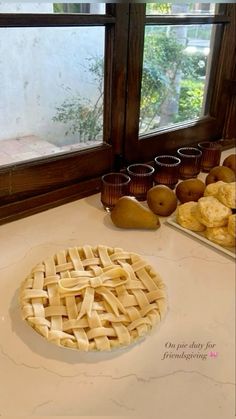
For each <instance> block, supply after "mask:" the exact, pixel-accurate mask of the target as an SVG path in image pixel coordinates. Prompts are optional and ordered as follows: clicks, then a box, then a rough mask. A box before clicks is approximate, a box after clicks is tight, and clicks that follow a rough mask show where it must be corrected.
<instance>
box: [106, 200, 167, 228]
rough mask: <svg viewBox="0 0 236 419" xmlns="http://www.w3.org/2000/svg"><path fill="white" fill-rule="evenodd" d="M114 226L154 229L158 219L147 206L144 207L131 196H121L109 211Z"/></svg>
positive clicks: (158, 225) (157, 226) (157, 225)
mask: <svg viewBox="0 0 236 419" xmlns="http://www.w3.org/2000/svg"><path fill="white" fill-rule="evenodd" d="M111 219H112V221H113V223H114V224H115V226H116V227H120V228H139V229H149V230H156V229H157V228H159V227H160V221H159V218H158V216H157V215H155V214H154V213H153V212H152V211H151V210H150V209H149V208H145V207H144V206H143V205H142V204H140V202H139V201H137V200H136V199H135V198H133V197H131V196H122V197H121V198H120V199H119V200H118V201H117V203H116V205H115V206H114V208H113V209H112V211H111Z"/></svg>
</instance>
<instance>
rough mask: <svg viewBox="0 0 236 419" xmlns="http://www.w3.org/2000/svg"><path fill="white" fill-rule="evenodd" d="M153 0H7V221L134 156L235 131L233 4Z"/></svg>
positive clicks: (2, 121) (94, 182)
mask: <svg viewBox="0 0 236 419" xmlns="http://www.w3.org/2000/svg"><path fill="white" fill-rule="evenodd" d="M145 6H146V5H145V4H144V3H143V4H131V3H127V4H118V3H117V4H106V5H105V4H92V3H91V4H87V3H84V4H82V3H27V4H26V2H21V3H12V4H10V3H8V4H6V3H1V4H0V40H1V42H0V49H1V57H2V60H1V63H0V73H1V78H0V84H1V97H0V107H1V113H0V126H1V134H0V145H1V151H0V196H1V204H0V222H6V221H9V220H11V219H14V218H17V217H20V216H21V215H25V214H30V213H33V212H36V211H38V210H41V209H44V208H49V207H50V206H53V205H57V204H60V203H63V202H67V201H69V200H72V199H76V198H78V197H81V196H84V195H88V194H89V193H93V192H95V191H96V190H98V188H99V187H100V176H101V175H102V174H103V173H105V172H108V171H110V170H119V169H120V168H121V167H124V166H125V165H126V164H127V163H128V162H134V161H150V160H152V159H153V158H154V157H155V155H157V154H158V153H159V152H160V151H161V152H168V153H174V152H175V150H176V148H177V147H178V146H179V145H186V144H194V143H197V142H198V141H199V139H201V140H203V139H209V138H211V139H220V138H222V137H223V136H224V138H225V142H227V141H226V140H227V139H228V138H233V136H235V133H234V123H233V122H232V121H234V117H235V99H234V96H233V95H235V93H233V92H235V81H234V80H235V78H236V75H235V74H234V71H235V62H234V60H235V58H234V56H233V51H234V48H233V43H235V39H236V37H235V32H234V31H235V13H236V6H235V5H234V4H230V3H228V4H223V5H215V4H210V3H207V4H204V3H192V4H190V5H189V6H186V5H173V4H170V3H165V4H159V5H158V4H156V3H154V4H152V3H147V8H146V7H145ZM183 8H184V9H183ZM229 46H230V48H229ZM17 47H18V53H17V54H16V53H15V52H16V48H17ZM168 54H169V56H168ZM171 60H172V61H171ZM6 68H7V71H6ZM193 92H194V93H193ZM196 92H197V94H196ZM193 96H194V98H195V99H196V100H194V101H193V100H192V97H193ZM187 99H188V101H187ZM8 140H12V141H13V142H14V144H13V143H12V144H13V145H12V147H13V148H12V149H11V147H10V143H9V141H8ZM7 143H8V144H7ZM16 145H17V147H18V148H17V147H16ZM7 146H9V149H8V150H9V151H8V154H9V160H8V161H7V160H6V149H7ZM4 149H5V151H4ZM4 153H5V160H4ZM24 153H25V156H23V158H22V154H24ZM27 153H28V154H27Z"/></svg>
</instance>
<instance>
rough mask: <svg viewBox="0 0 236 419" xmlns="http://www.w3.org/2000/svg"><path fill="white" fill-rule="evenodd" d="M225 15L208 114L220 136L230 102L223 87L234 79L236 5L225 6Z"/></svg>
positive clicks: (227, 91)
mask: <svg viewBox="0 0 236 419" xmlns="http://www.w3.org/2000/svg"><path fill="white" fill-rule="evenodd" d="M226 13H227V16H229V17H230V24H229V25H226V26H225V27H224V33H223V37H222V44H221V48H220V51H219V54H218V61H217V62H218V65H217V71H216V77H215V81H214V92H213V95H212V100H211V106H210V114H211V115H214V116H215V117H216V118H217V123H218V125H219V127H220V129H221V132H222V135H223V127H224V124H225V120H226V118H227V104H228V102H229V101H230V93H229V90H228V89H227V88H225V86H226V83H227V82H229V81H232V80H233V79H235V77H236V76H235V66H236V64H235V62H236V61H235V60H236V53H235V51H236V5H235V4H231V3H228V4H227V5H226Z"/></svg>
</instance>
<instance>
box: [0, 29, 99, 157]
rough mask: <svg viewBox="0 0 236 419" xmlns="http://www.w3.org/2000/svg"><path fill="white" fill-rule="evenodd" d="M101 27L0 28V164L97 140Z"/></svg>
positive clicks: (92, 143)
mask: <svg viewBox="0 0 236 419" xmlns="http://www.w3.org/2000/svg"><path fill="white" fill-rule="evenodd" d="M104 30H105V29H104V27H66V28H65V27H63V28H2V29H0V36H1V43H0V56H1V61H0V91H1V95H0V145H1V150H0V164H5V163H12V162H13V161H19V160H26V159H31V158H37V157H40V156H44V155H48V154H52V153H58V152H59V153H60V152H65V151H69V150H74V149H80V148H88V147H91V146H94V145H97V144H100V143H101V142H102V139H103V65H104V36H105V33H104ZM4 156H5V157H4ZM4 159H5V160H4Z"/></svg>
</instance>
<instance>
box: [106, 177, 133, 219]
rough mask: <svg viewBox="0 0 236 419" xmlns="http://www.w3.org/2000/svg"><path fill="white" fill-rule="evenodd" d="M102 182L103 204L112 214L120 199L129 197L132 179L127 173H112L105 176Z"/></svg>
mask: <svg viewBox="0 0 236 419" xmlns="http://www.w3.org/2000/svg"><path fill="white" fill-rule="evenodd" d="M101 180H102V181H101V202H102V205H103V207H104V209H105V210H106V211H107V212H110V211H111V210H112V208H113V207H114V206H115V204H116V203H117V201H118V199H119V198H121V197H122V196H124V195H129V184H130V177H129V176H128V175H126V174H125V173H115V172H112V173H107V174H106V175H103V176H102V179H101Z"/></svg>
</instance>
